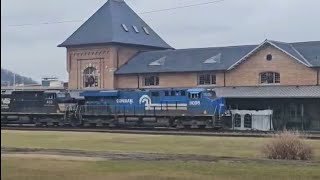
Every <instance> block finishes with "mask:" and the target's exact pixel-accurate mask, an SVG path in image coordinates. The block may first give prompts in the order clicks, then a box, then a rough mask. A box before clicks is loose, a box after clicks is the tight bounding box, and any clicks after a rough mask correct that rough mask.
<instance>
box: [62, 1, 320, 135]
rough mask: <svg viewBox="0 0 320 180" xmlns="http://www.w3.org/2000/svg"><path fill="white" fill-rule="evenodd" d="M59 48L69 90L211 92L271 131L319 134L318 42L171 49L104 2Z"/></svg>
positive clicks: (118, 5) (122, 9) (128, 13)
mask: <svg viewBox="0 0 320 180" xmlns="http://www.w3.org/2000/svg"><path fill="white" fill-rule="evenodd" d="M59 47H65V48H66V49H67V59H66V61H67V71H68V73H69V89H71V90H83V89H109V90H114V89H154V88H194V87H201V88H210V89H215V91H216V93H217V95H218V96H221V97H226V98H227V100H228V101H227V102H228V106H230V108H232V109H251V110H263V109H272V110H273V116H274V117H273V119H274V125H275V126H278V127H279V128H283V127H290V126H292V127H297V128H302V129H311V130H313V129H320V41H309V42H279V41H275V40H264V41H263V42H261V43H260V44H257V45H243V46H232V45H231V46H228V47H208V48H193V49H175V48H173V47H171V46H170V45H168V44H167V43H166V42H165V41H164V40H163V39H162V38H161V37H160V36H159V35H158V34H157V33H156V32H155V31H154V30H152V28H151V27H149V26H148V25H147V24H146V23H145V22H144V21H143V20H142V19H141V18H140V17H139V16H138V15H137V14H136V13H135V12H134V11H133V10H132V9H131V8H130V7H129V6H128V5H127V4H126V3H125V1H123V0H109V1H108V2H107V3H106V4H105V5H103V6H102V7H101V8H100V9H99V10H98V11H97V12H96V13H95V14H94V15H92V17H90V18H89V19H88V20H87V21H86V22H85V23H84V24H83V25H81V26H80V27H79V28H78V29H77V30H76V31H75V32H74V33H73V34H72V35H71V36H70V37H69V38H67V39H66V40H65V41H64V42H63V43H62V44H60V45H59Z"/></svg>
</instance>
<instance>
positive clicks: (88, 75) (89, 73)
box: [83, 67, 99, 87]
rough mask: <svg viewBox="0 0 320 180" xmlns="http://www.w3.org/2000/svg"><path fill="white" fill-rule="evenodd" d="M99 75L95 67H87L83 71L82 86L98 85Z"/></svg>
mask: <svg viewBox="0 0 320 180" xmlns="http://www.w3.org/2000/svg"><path fill="white" fill-rule="evenodd" d="M98 82H99V76H98V72H97V69H96V68H94V67H88V68H86V69H85V70H84V71H83V86H84V87H98V85H99V84H98Z"/></svg>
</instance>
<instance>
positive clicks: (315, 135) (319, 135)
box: [1, 126, 320, 140]
mask: <svg viewBox="0 0 320 180" xmlns="http://www.w3.org/2000/svg"><path fill="white" fill-rule="evenodd" d="M1 130H15V131H61V132H97V133H119V134H148V135H178V136H217V137H256V138H257V137H260V138H267V137H272V136H273V135H274V134H275V133H276V132H258V131H225V130H216V131H213V130H207V129H204V130H192V129H191V130H185V129H183V130H181V129H167V128H122V129H110V128H109V129H106V128H65V127H63V128H61V127H34V126H30V127H20V126H5V127H1ZM303 134H304V137H305V138H307V139H317V140H320V132H304V133H303Z"/></svg>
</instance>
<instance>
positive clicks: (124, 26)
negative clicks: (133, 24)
mask: <svg viewBox="0 0 320 180" xmlns="http://www.w3.org/2000/svg"><path fill="white" fill-rule="evenodd" d="M121 26H122V28H123V30H124V31H126V32H129V29H128V27H127V26H126V25H125V24H121Z"/></svg>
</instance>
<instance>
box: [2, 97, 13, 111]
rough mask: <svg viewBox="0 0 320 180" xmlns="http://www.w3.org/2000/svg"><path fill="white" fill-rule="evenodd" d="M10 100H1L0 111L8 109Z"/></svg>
mask: <svg viewBox="0 0 320 180" xmlns="http://www.w3.org/2000/svg"><path fill="white" fill-rule="evenodd" d="M10 102H11V99H10V98H1V109H8V108H9V105H10Z"/></svg>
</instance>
